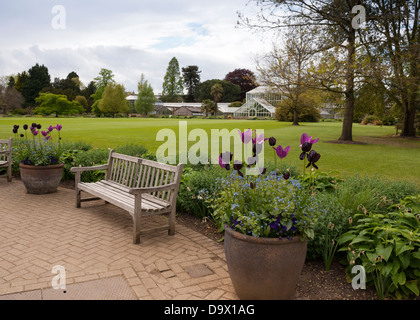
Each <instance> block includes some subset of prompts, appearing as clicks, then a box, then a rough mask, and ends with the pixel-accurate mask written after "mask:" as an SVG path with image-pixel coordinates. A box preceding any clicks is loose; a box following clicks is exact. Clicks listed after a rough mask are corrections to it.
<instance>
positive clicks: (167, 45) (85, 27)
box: [0, 0, 264, 93]
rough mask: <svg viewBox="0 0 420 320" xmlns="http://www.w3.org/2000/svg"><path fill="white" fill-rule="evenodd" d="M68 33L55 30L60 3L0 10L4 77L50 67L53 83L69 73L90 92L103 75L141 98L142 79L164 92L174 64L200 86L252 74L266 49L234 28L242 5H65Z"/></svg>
mask: <svg viewBox="0 0 420 320" xmlns="http://www.w3.org/2000/svg"><path fill="white" fill-rule="evenodd" d="M60 4H61V5H62V6H63V7H64V8H65V22H66V26H65V29H54V28H53V26H52V25H51V22H52V21H53V19H54V17H55V16H56V15H57V14H58V12H52V8H53V7H54V6H55V5H57V1H53V0H45V1H41V2H40V1H32V0H22V1H10V2H1V4H0V33H2V45H1V47H0V70H1V73H2V74H0V76H3V75H10V74H17V73H18V72H22V71H23V70H28V69H29V68H30V67H31V66H33V65H34V64H35V63H40V64H44V65H45V66H47V67H48V69H49V72H50V75H51V77H52V78H55V77H60V78H64V77H66V76H67V74H68V73H70V72H71V71H75V72H77V73H78V75H79V76H80V78H81V80H82V82H83V83H84V84H85V85H87V84H88V83H89V82H90V81H92V80H93V78H94V77H96V76H97V75H98V73H99V71H100V69H101V68H106V69H110V70H112V71H113V73H114V74H115V79H116V81H118V82H120V83H123V84H124V86H125V87H126V89H127V90H130V91H136V90H137V82H138V80H139V79H140V75H141V74H142V73H143V74H144V75H145V77H146V79H147V80H149V82H150V83H151V84H152V86H153V88H154V90H155V93H158V92H161V90H162V82H163V77H164V75H165V72H166V68H167V66H168V63H169V61H170V60H171V58H172V57H174V56H175V57H177V59H178V61H179V64H180V67H181V68H182V67H186V66H188V65H197V66H198V67H199V68H200V70H201V71H202V73H201V76H202V81H205V80H208V79H214V78H219V79H220V78H223V77H224V76H225V75H226V74H227V73H228V72H230V71H232V70H234V69H236V68H248V69H251V70H253V69H254V62H253V58H254V56H255V55H256V53H258V52H260V51H261V50H262V49H263V48H264V41H263V39H261V35H258V34H253V33H251V32H249V30H242V29H236V28H235V23H236V19H237V15H236V11H237V10H242V9H243V8H244V1H243V0H230V1H226V0H214V1H212V2H208V1H201V0H200V1H199V0H197V1H191V0H188V1H187V0H177V1H173V0H153V1H152V0H122V1H99V0H97V1H93V0H91V1H86V0H83V1H82V0H71V1H70V0H62V1H61V2H60Z"/></svg>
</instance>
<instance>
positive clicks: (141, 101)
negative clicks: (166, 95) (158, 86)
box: [135, 75, 156, 115]
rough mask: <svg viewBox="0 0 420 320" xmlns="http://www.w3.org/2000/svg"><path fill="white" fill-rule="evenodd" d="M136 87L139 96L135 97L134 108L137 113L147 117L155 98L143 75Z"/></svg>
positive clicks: (152, 108) (153, 106)
mask: <svg viewBox="0 0 420 320" xmlns="http://www.w3.org/2000/svg"><path fill="white" fill-rule="evenodd" d="M138 87H139V94H138V96H137V101H136V104H135V107H136V110H137V112H138V113H140V114H144V115H147V114H148V113H149V112H151V111H153V110H154V108H155V103H156V97H155V94H154V92H153V88H152V86H151V84H149V83H148V81H147V80H144V76H143V75H142V77H141V79H140V82H139V85H138Z"/></svg>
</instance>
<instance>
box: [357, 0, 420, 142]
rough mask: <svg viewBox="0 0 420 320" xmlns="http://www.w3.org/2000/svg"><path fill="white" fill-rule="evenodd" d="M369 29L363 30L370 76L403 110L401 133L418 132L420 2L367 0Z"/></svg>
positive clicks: (411, 134) (412, 133) (410, 133)
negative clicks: (416, 123)
mask: <svg viewBox="0 0 420 320" xmlns="http://www.w3.org/2000/svg"><path fill="white" fill-rule="evenodd" d="M365 5H366V6H367V10H366V11H367V12H368V16H367V28H366V31H365V32H363V33H362V32H359V34H360V36H361V39H362V40H361V42H362V44H363V48H364V49H365V52H366V55H367V58H368V60H369V65H370V71H371V73H370V74H369V78H371V79H374V81H372V83H375V84H376V85H377V88H378V89H379V90H383V91H385V92H386V93H387V95H388V96H389V97H390V99H391V100H392V101H393V102H394V103H396V105H397V106H399V108H400V109H401V111H402V113H403V119H402V131H401V136H408V137H414V136H415V135H416V128H415V118H416V112H418V111H420V90H419V88H420V58H419V57H420V27H419V26H420V1H418V0H412V1H403V0H392V1H382V0H381V1H380V0H372V1H366V4H365Z"/></svg>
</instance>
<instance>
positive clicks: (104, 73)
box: [92, 68, 115, 101]
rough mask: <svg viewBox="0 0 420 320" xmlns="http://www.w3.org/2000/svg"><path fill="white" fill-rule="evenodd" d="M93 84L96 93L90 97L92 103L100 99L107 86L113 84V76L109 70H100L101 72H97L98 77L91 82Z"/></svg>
mask: <svg viewBox="0 0 420 320" xmlns="http://www.w3.org/2000/svg"><path fill="white" fill-rule="evenodd" d="M93 83H94V85H95V87H96V91H95V93H94V94H93V95H92V98H93V100H94V101H98V100H100V99H102V95H103V93H104V91H105V88H106V87H107V86H108V84H115V81H114V74H113V73H112V71H111V70H108V69H105V68H102V69H101V71H99V75H98V76H97V77H96V78H95V79H94V80H93Z"/></svg>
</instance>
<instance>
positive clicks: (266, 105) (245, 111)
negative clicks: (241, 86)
mask: <svg viewBox="0 0 420 320" xmlns="http://www.w3.org/2000/svg"><path fill="white" fill-rule="evenodd" d="M280 99H281V97H280V94H276V93H273V92H272V91H271V90H270V88H269V87H264V86H261V87H257V88H255V89H254V90H251V91H249V92H247V94H246V103H245V104H244V105H243V106H242V107H240V108H239V109H238V110H236V111H235V113H234V114H233V115H234V117H237V118H253V117H258V118H261V117H271V118H273V117H274V114H275V112H276V108H275V107H274V106H276V105H277V104H278V103H279V102H280Z"/></svg>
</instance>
